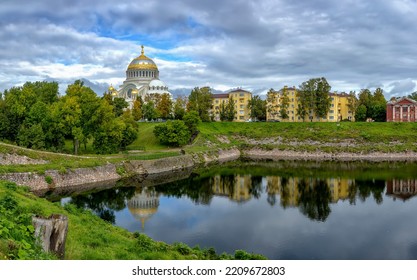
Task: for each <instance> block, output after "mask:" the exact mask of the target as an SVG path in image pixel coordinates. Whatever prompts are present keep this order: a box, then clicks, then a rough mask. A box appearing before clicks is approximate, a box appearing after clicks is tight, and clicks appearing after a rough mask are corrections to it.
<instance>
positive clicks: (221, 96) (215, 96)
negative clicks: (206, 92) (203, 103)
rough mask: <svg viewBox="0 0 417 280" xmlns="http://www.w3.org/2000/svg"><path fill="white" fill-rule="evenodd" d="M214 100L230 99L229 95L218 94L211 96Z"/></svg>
mask: <svg viewBox="0 0 417 280" xmlns="http://www.w3.org/2000/svg"><path fill="white" fill-rule="evenodd" d="M211 96H212V97H213V98H229V94H228V93H216V94H212V95H211Z"/></svg>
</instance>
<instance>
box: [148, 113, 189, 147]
mask: <svg viewBox="0 0 417 280" xmlns="http://www.w3.org/2000/svg"><path fill="white" fill-rule="evenodd" d="M153 133H154V134H155V136H156V138H158V140H159V141H160V142H161V143H162V144H166V145H170V146H175V147H180V146H183V145H185V144H187V142H188V140H189V139H190V132H189V131H188V128H187V126H186V125H185V124H184V122H183V121H180V120H175V121H168V122H167V123H165V124H160V125H157V126H155V128H154V131H153Z"/></svg>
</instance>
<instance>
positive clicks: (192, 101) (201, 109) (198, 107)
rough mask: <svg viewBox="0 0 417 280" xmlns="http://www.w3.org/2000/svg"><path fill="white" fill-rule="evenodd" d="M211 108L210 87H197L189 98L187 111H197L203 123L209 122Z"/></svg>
mask: <svg viewBox="0 0 417 280" xmlns="http://www.w3.org/2000/svg"><path fill="white" fill-rule="evenodd" d="M211 107H212V93H211V89H210V88H209V87H203V88H198V87H196V88H194V89H193V90H192V91H191V93H190V96H189V97H188V103H187V111H196V112H198V115H199V116H200V119H201V120H202V121H203V122H209V121H210V114H209V110H210V108H211Z"/></svg>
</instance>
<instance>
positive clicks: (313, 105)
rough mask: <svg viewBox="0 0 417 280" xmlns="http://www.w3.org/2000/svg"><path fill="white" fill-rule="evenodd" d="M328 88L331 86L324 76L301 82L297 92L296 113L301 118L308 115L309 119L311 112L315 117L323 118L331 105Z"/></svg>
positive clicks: (311, 116) (311, 115)
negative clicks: (297, 103) (297, 104)
mask: <svg viewBox="0 0 417 280" xmlns="http://www.w3.org/2000/svg"><path fill="white" fill-rule="evenodd" d="M330 90H331V86H330V85H329V83H328V82H327V80H326V78H324V77H322V78H314V79H310V80H308V81H306V82H303V83H302V84H301V85H300V89H299V91H298V92H297V96H298V98H299V106H298V108H297V115H298V116H300V117H301V118H302V119H303V120H305V117H306V116H307V115H309V116H310V120H311V121H312V119H313V114H314V115H315V116H316V117H319V118H325V117H326V116H327V113H328V112H329V110H330V105H331V100H330V96H329V93H330Z"/></svg>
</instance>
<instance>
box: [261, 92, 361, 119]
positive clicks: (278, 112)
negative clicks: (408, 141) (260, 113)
mask: <svg viewBox="0 0 417 280" xmlns="http://www.w3.org/2000/svg"><path fill="white" fill-rule="evenodd" d="M329 97H330V100H331V103H330V109H329V112H328V113H327V116H326V117H325V118H319V117H317V116H315V114H314V112H313V111H310V112H308V113H307V116H306V117H305V119H303V118H301V117H300V116H299V115H298V106H299V98H298V96H297V89H296V88H295V87H286V86H285V87H284V88H282V89H281V90H279V91H269V92H268V94H267V105H266V107H267V112H266V119H267V121H279V122H303V121H311V122H337V121H341V120H350V121H354V115H355V112H353V111H352V110H351V109H350V108H349V94H347V93H330V94H329ZM285 99H286V102H285ZM283 103H287V104H288V107H287V108H286V110H285V111H286V116H283V114H282V113H285V112H283V111H282V104H283Z"/></svg>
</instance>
